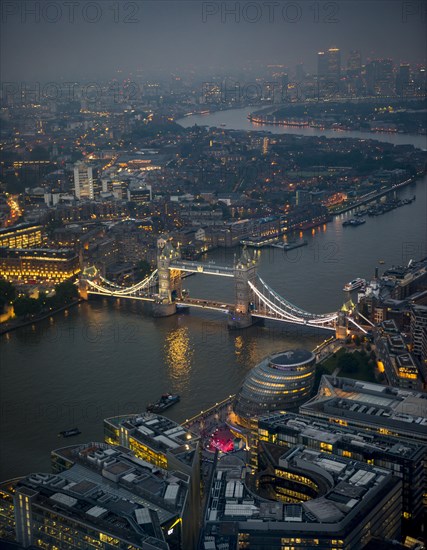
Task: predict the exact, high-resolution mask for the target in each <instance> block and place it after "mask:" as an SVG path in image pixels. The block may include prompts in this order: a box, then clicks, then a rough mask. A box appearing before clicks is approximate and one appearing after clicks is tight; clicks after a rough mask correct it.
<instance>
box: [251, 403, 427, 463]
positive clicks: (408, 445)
mask: <svg viewBox="0 0 427 550" xmlns="http://www.w3.org/2000/svg"><path fill="white" fill-rule="evenodd" d="M258 427H259V429H268V430H270V431H271V432H273V433H274V432H275V433H280V432H283V433H291V434H293V435H294V436H295V437H297V436H298V437H301V438H302V437H306V438H309V439H314V440H316V441H319V442H325V443H330V444H331V445H336V444H337V443H339V442H341V443H342V444H343V445H351V446H356V447H358V448H360V449H361V450H363V449H365V450H367V451H380V452H384V453H387V454H388V455H390V456H395V457H396V458H397V457H405V458H409V459H410V458H414V459H418V457H419V455H420V453H425V452H426V451H427V447H426V446H425V445H423V444H422V443H420V442H417V441H415V440H414V441H402V439H400V438H397V437H391V436H387V435H382V434H377V433H372V432H371V433H369V432H366V431H360V428H355V427H353V428H351V427H344V426H339V425H338V424H336V423H335V422H328V421H327V420H323V419H317V418H316V419H315V418H310V417H308V416H304V415H302V414H296V413H283V412H277V413H271V414H269V415H266V416H263V417H261V418H260V419H259V420H258Z"/></svg>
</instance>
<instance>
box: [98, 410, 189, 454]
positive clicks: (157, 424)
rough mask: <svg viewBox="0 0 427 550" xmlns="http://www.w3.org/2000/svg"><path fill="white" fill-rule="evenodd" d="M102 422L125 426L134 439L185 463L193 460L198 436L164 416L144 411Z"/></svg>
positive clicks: (117, 426)
mask: <svg viewBox="0 0 427 550" xmlns="http://www.w3.org/2000/svg"><path fill="white" fill-rule="evenodd" d="M104 423H106V424H110V425H112V426H114V427H116V428H119V427H122V428H125V429H126V430H127V431H128V432H129V434H131V435H132V437H134V438H135V439H136V440H138V441H141V442H144V443H147V444H149V445H150V447H151V448H153V449H156V450H159V451H162V452H164V453H171V454H173V455H174V456H175V457H177V458H178V459H179V460H181V461H182V462H184V463H186V464H191V463H192V462H193V459H194V453H195V452H196V449H197V447H198V441H199V436H198V435H196V434H194V433H193V432H190V431H189V430H187V429H186V428H184V427H183V426H181V424H177V423H176V422H174V421H173V420H170V419H169V418H166V417H165V416H161V415H158V414H154V413H148V412H146V413H141V414H135V415H131V416H129V415H127V416H116V417H112V418H106V419H105V420H104Z"/></svg>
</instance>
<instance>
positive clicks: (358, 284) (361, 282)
mask: <svg viewBox="0 0 427 550" xmlns="http://www.w3.org/2000/svg"><path fill="white" fill-rule="evenodd" d="M365 285H366V281H365V279H360V278H357V279H353V281H350V282H349V283H347V284H346V285H344V288H343V290H345V291H346V292H351V291H352V290H356V289H357V288H362V287H364V286H365Z"/></svg>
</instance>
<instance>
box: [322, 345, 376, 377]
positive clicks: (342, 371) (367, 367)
mask: <svg viewBox="0 0 427 550" xmlns="http://www.w3.org/2000/svg"><path fill="white" fill-rule="evenodd" d="M375 366H376V361H375V353H374V352H373V351H372V349H371V347H370V345H369V344H368V345H367V346H366V348H364V347H362V346H360V348H359V349H355V350H353V349H350V350H349V349H347V348H341V349H339V350H338V351H337V352H336V353H334V354H333V355H331V357H328V359H326V360H325V361H323V362H322V363H321V364H320V365H319V369H321V370H322V371H323V372H322V374H332V373H333V372H334V370H335V369H338V376H343V377H347V378H354V379H356V380H364V381H365V382H375V381H376V379H375Z"/></svg>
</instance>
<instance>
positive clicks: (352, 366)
mask: <svg viewBox="0 0 427 550" xmlns="http://www.w3.org/2000/svg"><path fill="white" fill-rule="evenodd" d="M358 366H359V362H358V360H357V359H356V357H354V355H353V354H352V353H344V354H343V355H341V357H339V359H338V361H337V367H338V368H339V370H340V372H342V373H349V374H351V373H354V372H356V371H357V368H358Z"/></svg>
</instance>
